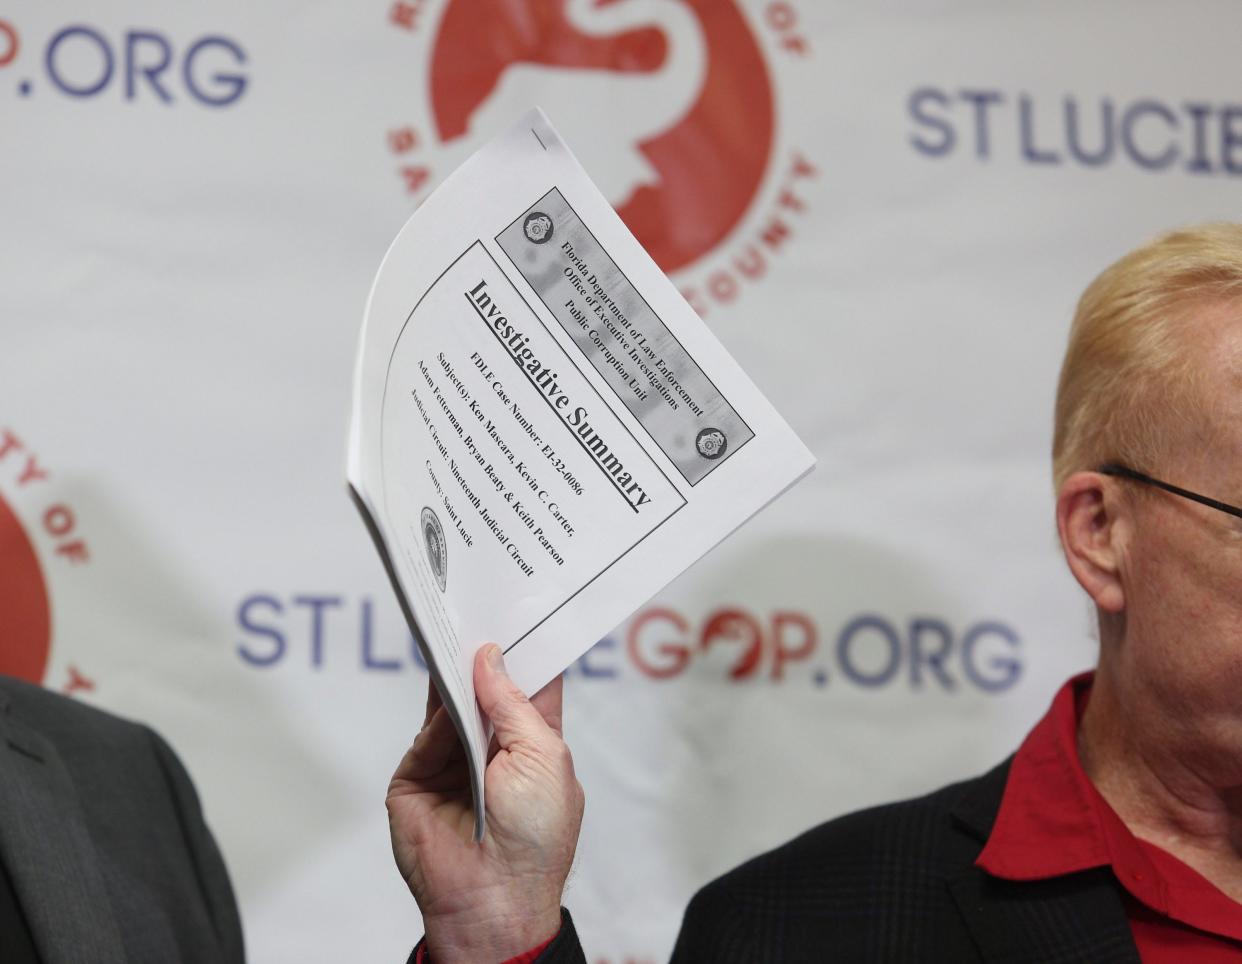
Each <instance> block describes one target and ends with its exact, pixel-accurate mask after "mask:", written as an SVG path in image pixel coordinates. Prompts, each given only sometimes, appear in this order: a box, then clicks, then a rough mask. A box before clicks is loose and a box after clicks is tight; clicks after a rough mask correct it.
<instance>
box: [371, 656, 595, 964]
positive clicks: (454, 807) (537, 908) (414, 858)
mask: <svg viewBox="0 0 1242 964" xmlns="http://www.w3.org/2000/svg"><path fill="white" fill-rule="evenodd" d="M474 686H475V693H476V695H477V697H478V700H479V705H480V706H481V707H482V709H483V712H484V713H485V714H487V717H488V719H490V720H491V721H492V725H493V727H495V731H496V734H495V737H494V739H493V741H492V747H491V751H490V753H489V759H488V764H487V770H486V772H485V774H484V786H485V797H486V807H487V832H486V834H485V835H484V838H483V841H482V842H481V843H479V844H476V843H474V842H473V834H474V822H475V821H474V809H473V805H472V804H473V801H472V799H471V793H470V768H469V764H468V763H467V761H466V755H465V751H464V750H463V748H462V745H461V743H460V741H459V740H458V738H457V731H456V730H455V729H454V728H453V721H452V720H451V719H450V718H449V715H448V712H447V710H445V708H444V706H443V705H442V704H441V701H440V695H439V693H438V692H437V691H436V688H435V684H434V683H431V682H430V681H429V682H428V693H427V716H426V719H425V720H424V723H423V729H422V731H421V732H420V733H419V734H418V737H417V739H415V741H414V745H413V746H412V747H410V749H409V750H408V751H407V752H406V754H405V756H404V757H403V758H402V760H401V763H400V764H399V765H398V766H397V770H396V772H395V773H394V774H393V777H392V782H391V783H390V784H389V785H388V797H387V800H386V803H387V806H388V827H389V831H390V832H391V835H392V849H393V856H394V857H395V858H396V861H397V868H398V869H399V870H400V871H401V876H402V877H403V878H404V879H405V882H406V884H407V885H408V886H409V888H410V892H411V893H412V894H413V895H414V899H415V900H416V901H417V902H418V906H419V908H420V909H421V910H422V913H423V925H424V927H425V928H426V939H427V948H428V950H429V951H430V952H431V957H432V959H433V960H434V961H435V962H436V964H453V962H455V961H471V962H475V964H478V962H487V961H503V960H505V959H507V958H509V957H513V956H516V955H518V954H521V953H522V952H524V951H527V950H529V949H530V948H532V947H536V946H538V945H539V944H541V943H543V942H544V941H546V940H548V939H549V938H550V937H552V936H553V935H554V934H555V933H556V932H557V929H558V928H559V927H560V920H561V917H560V906H561V893H562V891H563V890H564V888H565V879H566V877H568V876H569V869H570V866H571V865H572V863H573V858H574V848H575V847H576V845H577V842H578V830H579V827H580V826H581V823H582V809H583V793H582V786H581V784H579V783H578V780H577V778H576V777H575V776H574V765H573V759H572V758H571V757H570V754H569V748H568V747H567V746H566V745H565V741H564V740H563V739H562V736H561V688H562V681H561V678H560V677H559V676H558V677H557V678H556V679H554V680H553V681H552V682H551V683H549V684H548V685H547V686H545V687H544V688H543V689H542V690H540V691H539V692H538V693H537V694H535V696H534V697H533V698H532V699H529V700H528V699H527V698H526V696H525V694H523V693H522V691H521V690H520V689H519V688H518V687H517V686H516V685H515V684H514V683H513V681H512V680H510V679H509V677H508V675H507V674H506V673H505V670H504V661H503V657H502V656H501V653H500V648H499V647H497V646H485V647H484V648H483V649H481V650H480V651H479V652H478V653H477V654H475V660H474Z"/></svg>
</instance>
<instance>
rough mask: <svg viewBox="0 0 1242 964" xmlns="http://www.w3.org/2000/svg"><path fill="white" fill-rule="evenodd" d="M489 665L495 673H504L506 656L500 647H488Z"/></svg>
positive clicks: (487, 657)
mask: <svg viewBox="0 0 1242 964" xmlns="http://www.w3.org/2000/svg"><path fill="white" fill-rule="evenodd" d="M485 658H486V659H487V665H488V666H489V667H491V669H492V671H493V672H496V673H503V672H504V671H505V656H504V653H502V652H501V651H500V647H499V646H496V645H492V646H489V647H487V655H486V657H485Z"/></svg>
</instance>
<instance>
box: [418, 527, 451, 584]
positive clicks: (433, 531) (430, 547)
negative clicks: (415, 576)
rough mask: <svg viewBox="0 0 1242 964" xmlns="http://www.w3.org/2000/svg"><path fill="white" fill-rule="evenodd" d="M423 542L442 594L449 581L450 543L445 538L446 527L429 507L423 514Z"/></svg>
mask: <svg viewBox="0 0 1242 964" xmlns="http://www.w3.org/2000/svg"><path fill="white" fill-rule="evenodd" d="M421 521H422V525H423V542H424V543H426V547H427V561H428V562H429V563H431V571H432V572H434V573H435V574H436V582H438V583H439V584H440V592H444V586H445V584H446V582H447V581H448V542H447V541H446V540H445V538H444V527H443V526H442V525H440V519H439V517H438V516H437V515H436V514H435V513H434V512H433V511H432V510H431V509H430V508H427V507H424V509H423V514H422V519H421Z"/></svg>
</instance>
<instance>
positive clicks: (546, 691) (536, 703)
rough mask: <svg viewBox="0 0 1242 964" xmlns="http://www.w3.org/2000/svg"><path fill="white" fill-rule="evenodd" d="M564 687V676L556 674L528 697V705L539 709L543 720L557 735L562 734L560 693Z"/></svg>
mask: <svg viewBox="0 0 1242 964" xmlns="http://www.w3.org/2000/svg"><path fill="white" fill-rule="evenodd" d="M564 689H565V677H564V676H562V675H560V674H559V673H558V674H557V676H556V677H555V678H554V679H553V680H552V682H551V683H549V684H548V685H547V686H545V687H544V688H543V689H541V690H540V691H539V692H538V693H536V694H535V695H534V696H532V697H531V698H530V705H531V706H533V707H534V708H535V709H537V710H538V711H539V715H540V716H542V717H543V722H545V723H547V724H548V726H549V727H550V728H551V730H552V732H553V733H555V734H556V735H557V736H564V732H563V726H562V716H561V704H562V693H563V691H564Z"/></svg>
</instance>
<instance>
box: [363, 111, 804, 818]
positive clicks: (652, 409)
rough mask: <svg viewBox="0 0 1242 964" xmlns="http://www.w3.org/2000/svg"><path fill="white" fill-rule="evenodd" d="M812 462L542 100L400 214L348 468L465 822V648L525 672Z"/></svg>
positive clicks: (618, 611) (371, 326) (383, 271)
mask: <svg viewBox="0 0 1242 964" xmlns="http://www.w3.org/2000/svg"><path fill="white" fill-rule="evenodd" d="M790 350H791V351H792V350H793V349H792V347H791V349H790ZM813 464H814V459H813V458H812V456H811V454H810V452H809V451H808V450H807V449H806V447H805V446H804V445H803V444H802V443H801V442H800V441H799V440H798V438H797V437H796V436H795V435H794V433H793V431H792V430H791V429H790V428H789V426H788V425H786V424H785V422H784V420H783V419H782V418H781V417H780V416H779V415H778V414H777V413H776V411H775V410H774V409H773V408H772V406H771V405H770V404H769V403H768V402H767V400H766V399H765V398H764V397H763V396H762V395H761V394H760V393H759V391H758V390H757V389H756V388H755V386H754V385H752V384H751V382H750V380H749V379H748V378H747V377H746V375H745V373H743V371H742V370H741V368H740V367H739V366H738V364H737V363H736V362H735V361H734V360H733V359H732V358H731V357H730V356H729V354H728V353H727V352H726V351H725V350H724V348H723V347H721V345H720V344H719V342H717V341H716V339H715V338H713V337H712V335H711V333H710V332H709V331H708V329H707V328H706V326H705V325H704V324H703V322H702V321H700V320H699V318H698V317H697V316H696V315H695V313H694V311H693V310H692V309H691V308H690V306H689V305H688V304H687V303H686V302H685V300H684V299H683V298H682V297H681V295H680V294H679V293H678V291H677V289H676V288H675V287H674V286H673V284H672V283H671V282H670V281H669V280H668V278H666V277H665V276H664V274H663V272H661V271H660V269H659V268H658V267H657V266H656V264H655V263H654V262H653V261H652V260H651V258H650V257H649V256H648V255H647V253H646V252H645V251H644V250H643V249H642V247H641V246H640V245H639V243H638V242H637V241H636V240H635V239H634V237H633V236H632V235H631V234H630V233H629V231H628V230H627V229H626V227H625V225H624V224H623V223H622V221H621V219H620V218H619V217H618V216H617V214H616V212H614V211H613V209H612V208H611V207H610V206H609V204H608V202H607V201H606V200H605V199H604V197H603V195H602V194H601V193H600V192H599V190H598V189H596V187H595V186H594V185H593V184H592V183H591V180H590V178H589V177H588V176H587V174H586V172H585V171H584V170H583V169H582V167H581V166H580V165H579V164H578V162H577V161H576V160H575V159H574V157H573V155H572V154H571V153H570V151H569V149H568V147H567V146H566V145H565V143H564V141H562V140H561V138H560V136H559V135H558V134H557V133H556V131H555V130H554V129H553V127H552V125H551V124H550V123H549V121H548V119H547V117H545V116H544V115H543V113H542V112H540V111H537V110H535V111H531V112H530V113H528V114H527V115H525V116H524V117H522V118H521V120H520V121H519V122H518V123H517V124H516V126H514V127H513V128H512V129H511V130H509V131H508V132H507V133H505V134H503V135H502V136H500V137H498V138H497V139H496V140H494V141H492V142H491V143H490V144H488V145H487V146H486V147H484V148H483V149H482V150H481V151H479V152H478V153H477V154H475V155H474V156H473V157H471V158H470V159H469V160H468V161H466V162H465V164H463V165H462V166H461V167H460V168H459V169H458V170H457V171H456V172H454V173H453V175H452V176H451V177H449V178H448V179H447V180H446V181H445V182H444V184H443V185H442V186H441V187H440V188H439V189H438V190H437V191H436V192H435V193H434V194H433V195H432V196H431V197H430V198H429V199H428V200H427V201H426V202H425V203H424V204H423V205H422V206H421V207H420V208H419V209H418V211H417V212H416V213H415V214H414V215H413V216H412V217H411V218H410V219H409V221H408V222H406V224H405V226H404V227H403V228H402V229H401V232H400V234H398V235H397V238H396V240H395V241H394V242H393V244H392V247H391V248H389V250H388V253H387V255H386V256H385V258H384V261H383V264H381V266H380V269H379V273H378V275H377V276H376V278H375V283H374V286H373V288H372V290H371V295H370V299H369V301H368V303H367V308H366V315H365V318H364V320H363V326H362V334H361V341H360V344H359V349H358V359H357V365H356V370H355V381H354V399H353V416H352V420H351V424H350V436H349V459H348V479H349V484H350V487H351V490H352V494H353V497H354V500H355V502H356V504H357V505H358V507H359V509H360V510H361V511H362V514H363V517H364V520H365V521H366V523H367V527H368V529H369V530H370V532H371V535H372V537H373V539H374V540H375V543H376V546H377V547H378V549H379V552H380V555H381V557H382V558H383V560H384V564H385V567H386V569H387V570H388V574H389V578H390V579H391V581H392V583H393V586H394V588H395V590H396V592H397V595H398V598H399V599H400V601H401V605H402V608H403V610H404V613H405V616H406V619H407V620H408V621H409V624H410V628H411V631H412V632H413V633H414V635H415V638H416V639H417V640H418V643H419V645H420V646H421V647H422V650H423V653H424V655H425V656H426V659H427V663H428V666H429V667H430V668H431V672H432V675H433V676H434V678H435V680H436V683H437V685H438V686H439V689H440V693H441V695H442V696H443V698H444V702H445V705H446V706H447V707H448V709H449V712H450V714H451V715H452V716H453V719H454V721H455V722H456V724H457V728H458V731H459V733H460V734H461V736H462V739H463V741H464V743H465V746H466V748H467V753H468V756H469V758H470V761H471V771H472V778H473V783H474V799H475V804H476V806H475V812H476V815H477V817H476V834H477V835H478V836H479V837H480V838H481V836H482V833H483V829H484V821H483V813H484V807H483V785H482V774H483V769H484V765H485V762H486V754H487V747H488V739H489V734H488V732H487V731H486V728H485V723H484V720H483V718H482V716H481V714H480V713H479V711H478V708H477V704H476V702H475V697H474V686H473V681H472V665H473V659H474V655H475V652H476V651H477V650H478V649H479V648H480V647H481V646H483V645H484V644H486V643H489V642H495V643H498V644H499V645H500V646H501V648H502V649H503V650H504V651H505V663H506V665H507V667H508V669H509V672H510V674H511V675H512V677H513V678H514V680H516V682H517V683H518V684H519V685H520V686H521V687H522V688H523V689H524V690H525V691H526V692H527V693H534V692H535V691H536V690H538V689H539V688H540V687H541V686H543V685H544V684H545V683H547V682H548V681H549V680H550V679H552V678H553V677H555V676H556V675H557V674H558V673H560V672H562V671H563V670H564V669H565V668H566V667H567V666H568V665H569V664H570V663H571V662H573V660H575V659H576V658H577V657H578V656H580V655H581V654H582V653H583V652H585V651H586V650H587V649H589V648H590V647H591V646H592V645H593V644H594V643H595V642H596V641H597V640H598V639H599V638H600V637H602V636H603V635H605V634H606V633H608V632H609V631H610V630H612V629H613V628H614V627H615V626H617V625H618V624H619V623H621V622H623V621H624V620H625V619H626V617H627V616H629V615H630V613H632V612H633V611H634V610H635V609H636V608H637V607H638V606H640V605H641V604H642V603H644V602H645V601H646V600H648V599H649V598H650V597H651V596H653V595H654V594H655V593H656V592H658V591H659V590H660V589H661V588H662V587H663V586H665V585H666V584H667V583H668V582H669V581H670V580H672V579H673V578H674V577H675V576H677V575H678V574H679V573H681V572H682V571H683V570H684V569H685V568H686V567H687V566H689V565H690V564H691V563H692V562H694V561H695V560H696V559H698V558H699V557H700V556H702V555H703V554H704V553H705V552H707V551H708V550H709V549H710V548H711V547H712V546H714V545H715V544H716V543H718V542H719V541H720V540H721V539H723V538H724V537H725V536H726V535H728V534H729V533H730V532H731V531H732V530H733V529H735V528H737V527H738V526H739V525H741V524H742V522H744V521H745V520H746V519H747V518H749V517H750V516H751V515H753V514H754V513H755V512H756V511H758V510H759V509H760V508H762V507H763V506H764V505H765V504H766V503H767V502H769V501H770V500H772V499H773V498H774V497H775V496H776V495H778V494H779V493H780V492H781V491H782V490H784V489H785V488H787V487H788V486H789V485H791V484H792V483H793V482H794V481H796V480H797V479H798V478H799V477H800V476H802V475H803V474H805V473H806V472H807V471H809V470H810V468H811V466H812V465H813Z"/></svg>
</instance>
